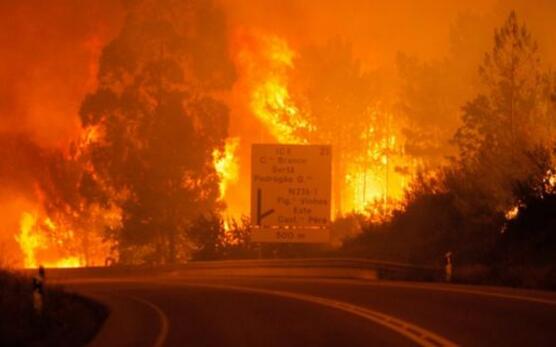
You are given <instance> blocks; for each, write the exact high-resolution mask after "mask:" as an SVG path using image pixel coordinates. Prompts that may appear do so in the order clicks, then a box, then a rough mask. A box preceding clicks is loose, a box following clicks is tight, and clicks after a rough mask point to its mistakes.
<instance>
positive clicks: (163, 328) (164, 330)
mask: <svg viewBox="0 0 556 347" xmlns="http://www.w3.org/2000/svg"><path fill="white" fill-rule="evenodd" d="M126 296H128V297H129V298H131V299H133V300H135V301H138V302H140V303H142V304H144V305H146V306H148V307H150V308H151V309H152V310H153V311H155V312H156V314H157V315H158V319H159V321H160V332H159V333H158V335H157V337H156V340H155V341H154V344H153V347H162V346H164V342H166V338H167V337H168V331H169V326H170V323H169V321H168V317H167V316H166V314H165V313H164V312H163V311H162V310H161V309H160V307H158V306H156V305H155V304H153V303H152V302H150V301H148V300H145V299H143V298H140V297H137V296H134V295H126Z"/></svg>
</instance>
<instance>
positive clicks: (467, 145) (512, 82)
mask: <svg viewBox="0 0 556 347" xmlns="http://www.w3.org/2000/svg"><path fill="white" fill-rule="evenodd" d="M479 74H480V78H481V87H482V92H481V93H480V94H479V95H477V96H476V97H475V98H474V99H473V100H471V101H470V102H468V103H467V104H465V106H464V107H463V117H462V120H463V125H462V126H461V127H460V128H459V129H458V130H457V132H456V134H455V137H454V142H455V143H456V145H457V146H458V148H459V158H458V170H460V169H461V170H460V172H462V173H463V175H464V176H465V181H466V182H467V183H466V184H458V183H456V184H452V186H453V187H452V188H453V189H455V190H459V191H460V195H461V194H463V195H465V194H466V193H465V192H463V191H462V190H465V189H466V188H465V187H467V190H472V191H475V193H473V195H475V196H477V192H479V193H480V194H479V195H480V196H482V198H481V200H482V203H480V204H479V205H481V206H484V207H486V206H488V207H490V208H492V209H494V210H498V211H503V210H504V209H507V208H508V207H509V206H510V205H511V204H512V203H514V201H512V200H514V197H513V196H512V191H513V186H514V185H515V183H516V182H517V181H519V180H522V179H524V178H525V177H528V176H529V175H531V174H532V173H533V172H532V171H534V170H538V166H537V165H535V162H536V161H537V160H536V159H535V158H534V155H535V153H539V150H538V149H539V148H546V147H547V146H549V145H550V144H551V142H552V141H553V137H554V130H555V128H554V126H555V125H556V124H555V118H554V114H552V113H551V112H549V107H548V106H549V104H550V83H549V78H548V74H547V73H546V72H545V71H543V69H542V65H541V61H540V55H539V53H538V49H537V44H536V42H535V41H534V40H533V38H532V37H531V34H530V33H529V31H528V30H527V28H526V27H525V25H520V24H519V22H518V19H517V15H516V14H515V12H511V13H510V15H509V16H508V18H507V19H506V22H505V23H504V25H503V26H502V27H501V28H499V29H498V30H496V31H495V35H494V47H493V49H492V51H491V52H489V53H487V54H486V55H485V57H484V61H483V63H482V64H481V66H480V68H479ZM470 182H473V184H470ZM460 183H461V182H460ZM468 193H469V192H468ZM467 195H469V194H467Z"/></svg>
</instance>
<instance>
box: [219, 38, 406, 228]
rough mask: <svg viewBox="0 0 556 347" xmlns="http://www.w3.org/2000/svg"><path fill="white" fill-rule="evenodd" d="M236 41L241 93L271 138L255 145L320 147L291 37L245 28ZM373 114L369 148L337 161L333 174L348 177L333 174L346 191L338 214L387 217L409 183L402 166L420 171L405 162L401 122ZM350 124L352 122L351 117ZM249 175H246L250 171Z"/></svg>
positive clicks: (364, 134)
mask: <svg viewBox="0 0 556 347" xmlns="http://www.w3.org/2000/svg"><path fill="white" fill-rule="evenodd" d="M235 41H236V42H235V49H236V51H237V52H236V59H235V61H236V65H237V68H238V71H240V82H239V83H240V84H242V88H241V92H242V93H244V94H245V100H244V102H245V103H246V104H247V110H248V111H249V112H250V113H251V114H252V115H254V116H255V117H256V119H257V120H259V122H260V123H261V125H262V128H263V129H264V133H268V134H270V136H271V138H268V137H265V136H264V135H263V134H262V131H261V135H259V136H258V137H256V136H255V137H252V138H251V141H253V142H261V141H276V142H278V143H316V142H314V139H313V138H312V137H311V136H310V135H311V134H312V133H315V132H318V131H319V129H318V127H317V126H316V125H315V124H312V122H311V117H310V115H309V114H307V113H306V112H309V111H307V110H305V109H303V110H302V108H301V107H300V106H299V105H297V104H296V101H295V100H296V99H295V98H294V97H293V96H292V92H291V90H292V89H291V83H292V81H291V78H290V76H291V74H292V73H293V72H294V71H295V69H296V65H295V61H296V60H295V59H296V57H298V56H299V54H298V53H297V52H296V51H295V50H294V48H293V47H291V46H290V45H289V44H288V42H287V40H286V39H285V38H283V37H280V36H278V35H275V34H268V33H262V32H260V31H249V30H240V31H239V33H238V34H237V35H236V40H235ZM368 113H369V117H368V118H369V124H368V127H367V128H366V129H362V130H361V133H360V134H359V135H358V138H359V139H360V142H361V143H364V144H365V146H361V147H360V148H358V150H357V151H356V154H355V155H354V156H352V157H350V158H349V160H347V162H342V163H340V164H338V163H337V162H335V164H336V165H335V166H336V167H334V168H333V170H335V171H336V172H338V169H339V168H338V165H342V172H344V173H345V174H344V175H343V177H338V176H337V175H334V176H333V177H334V178H333V179H334V180H336V181H337V182H336V183H334V184H339V185H340V186H342V187H343V189H342V190H341V196H340V197H336V198H333V201H338V203H337V206H335V211H334V214H333V216H338V215H343V214H347V213H351V212H359V213H370V214H384V213H387V211H389V210H390V209H391V208H392V207H393V206H397V205H399V202H400V200H401V199H402V196H403V191H404V189H405V187H406V184H407V182H408V179H407V177H406V174H407V172H403V173H400V170H398V169H399V167H405V168H407V167H408V166H409V167H414V165H409V164H408V163H405V162H404V158H403V150H402V148H403V143H402V141H400V140H399V137H400V134H399V131H400V128H399V125H397V124H395V117H394V115H393V114H392V113H391V112H389V111H386V110H384V109H381V108H380V107H377V106H376V107H373V108H369V112H368ZM346 116H347V115H346ZM385 119H387V123H388V127H387V129H386V130H385V129H379V127H380V126H381V124H378V123H379V120H381V121H382V122H383V123H384V120H385ZM344 121H346V122H349V118H346V119H345V120H344ZM379 133H380V136H378V134H379ZM240 135H241V134H240ZM244 144H245V141H244ZM246 145H247V144H246ZM332 145H333V153H334V154H333V155H339V154H338V151H339V149H338V147H336V146H334V145H335V144H334V143H333V144H332ZM344 150H345V149H344ZM350 150H351V149H350ZM351 152H353V150H351ZM243 165H248V162H246V161H244V163H243ZM406 171H407V170H406ZM243 174H246V172H245V170H244V171H243ZM232 184H233V183H232ZM336 194H338V193H336ZM226 201H227V205H228V206H229V207H231V209H232V210H234V211H238V210H243V211H245V210H246V209H247V206H244V207H243V209H241V208H237V207H236V206H234V205H236V204H239V203H242V204H245V201H241V202H238V201H236V200H235V197H228V199H226ZM377 203H378V204H379V205H380V208H379V209H377ZM234 217H236V218H237V217H239V216H237V215H236V216H234Z"/></svg>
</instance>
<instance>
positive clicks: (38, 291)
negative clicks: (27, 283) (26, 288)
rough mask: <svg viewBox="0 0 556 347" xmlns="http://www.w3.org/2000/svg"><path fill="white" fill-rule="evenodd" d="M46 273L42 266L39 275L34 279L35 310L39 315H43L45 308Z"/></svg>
mask: <svg viewBox="0 0 556 347" xmlns="http://www.w3.org/2000/svg"><path fill="white" fill-rule="evenodd" d="M44 281H45V271H44V267H43V266H42V265H41V266H40V267H39V270H38V273H37V275H36V276H34V277H33V308H34V309H35V312H36V313H37V314H42V311H43V306H44Z"/></svg>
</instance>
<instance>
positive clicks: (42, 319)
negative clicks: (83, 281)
mask: <svg viewBox="0 0 556 347" xmlns="http://www.w3.org/2000/svg"><path fill="white" fill-rule="evenodd" d="M107 314H108V312H107V309H106V308H105V307H104V306H102V305H100V304H98V303H95V302H92V301H90V300H88V299H85V298H83V297H81V296H78V295H76V294H72V293H68V292H65V291H64V290H63V289H62V288H56V287H48V286H47V288H46V290H45V301H44V311H43V313H42V315H38V314H36V313H35V312H34V310H33V302H32V286H31V279H30V278H28V277H25V276H22V275H18V274H14V273H11V272H7V271H4V270H0V346H83V345H85V344H86V343H87V342H88V341H90V340H91V339H92V337H93V336H94V335H95V334H96V332H97V331H98V329H99V328H100V326H101V324H102V322H103V321H104V319H105V318H106V316H107Z"/></svg>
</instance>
